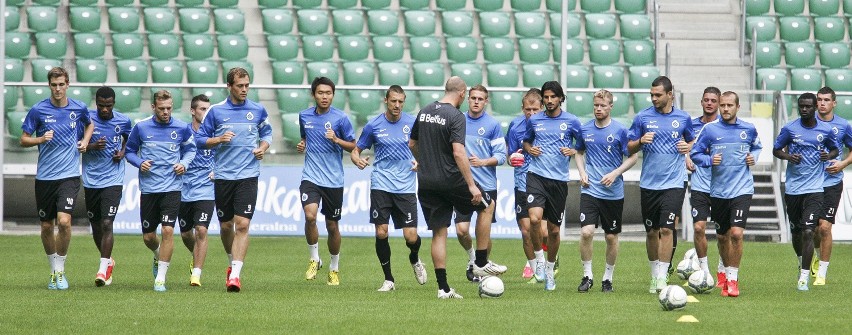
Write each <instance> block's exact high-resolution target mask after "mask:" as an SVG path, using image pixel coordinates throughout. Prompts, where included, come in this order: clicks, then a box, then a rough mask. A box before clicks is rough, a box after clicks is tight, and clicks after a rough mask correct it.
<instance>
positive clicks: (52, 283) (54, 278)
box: [47, 272, 56, 290]
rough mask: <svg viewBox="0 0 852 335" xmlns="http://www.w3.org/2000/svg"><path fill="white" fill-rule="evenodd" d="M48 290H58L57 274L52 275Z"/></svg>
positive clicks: (52, 273)
mask: <svg viewBox="0 0 852 335" xmlns="http://www.w3.org/2000/svg"><path fill="white" fill-rule="evenodd" d="M47 289H48V290H55V289H56V272H51V273H50V282H49V283H47Z"/></svg>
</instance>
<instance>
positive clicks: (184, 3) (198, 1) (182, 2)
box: [175, 0, 204, 8]
mask: <svg viewBox="0 0 852 335" xmlns="http://www.w3.org/2000/svg"><path fill="white" fill-rule="evenodd" d="M175 5H176V6H177V7H179V8H193V7H201V6H202V5H204V0H175Z"/></svg>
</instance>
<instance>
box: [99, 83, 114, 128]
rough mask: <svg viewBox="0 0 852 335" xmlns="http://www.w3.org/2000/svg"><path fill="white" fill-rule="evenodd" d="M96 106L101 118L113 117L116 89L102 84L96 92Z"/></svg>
mask: <svg viewBox="0 0 852 335" xmlns="http://www.w3.org/2000/svg"><path fill="white" fill-rule="evenodd" d="M95 107H97V109H98V116H99V117H100V118H101V119H104V120H109V119H112V109H113V107H115V90H113V89H112V87H109V86H102V87H101V88H98V90H97V92H95Z"/></svg>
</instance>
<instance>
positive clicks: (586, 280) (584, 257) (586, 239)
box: [577, 194, 601, 292]
mask: <svg viewBox="0 0 852 335" xmlns="http://www.w3.org/2000/svg"><path fill="white" fill-rule="evenodd" d="M600 220H601V217H600V213H599V210H598V207H597V203H596V199H595V198H593V197H592V196H591V195H588V194H580V262H581V264H583V278H581V279H580V286H578V287H577V291H578V292H588V291H589V289H590V288H592V286H593V285H594V281H593V280H594V273H592V239H593V238H594V236H595V228H597V223H598V222H599V221H600Z"/></svg>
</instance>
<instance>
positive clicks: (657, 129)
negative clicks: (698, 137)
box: [627, 106, 695, 190]
mask: <svg viewBox="0 0 852 335" xmlns="http://www.w3.org/2000/svg"><path fill="white" fill-rule="evenodd" d="M648 132H653V133H654V134H655V135H654V140H653V141H652V142H651V143H648V144H643V145H642V155H643V158H642V174H641V176H640V177H639V187H641V188H645V189H650V190H666V189H672V188H683V181H684V180H686V157H685V156H684V155H683V154H680V153H678V152H677V142H678V141H680V140H684V141H686V142H691V141H692V140H693V139H695V134H694V133H693V132H692V119H690V117H689V114H686V112H684V111H682V110H680V109H677V108H674V107H672V111H671V112H670V113H666V114H663V113H660V112H658V111H657V109H656V108H654V106H651V107H648V108H646V109H645V110H643V111H641V112H639V114H638V115H636V117H635V118H633V124H632V125H631V126H630V131H629V132H628V135H627V139H628V140H630V141H636V140H639V139H640V138H641V137H642V136H643V135H645V133H648Z"/></svg>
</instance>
